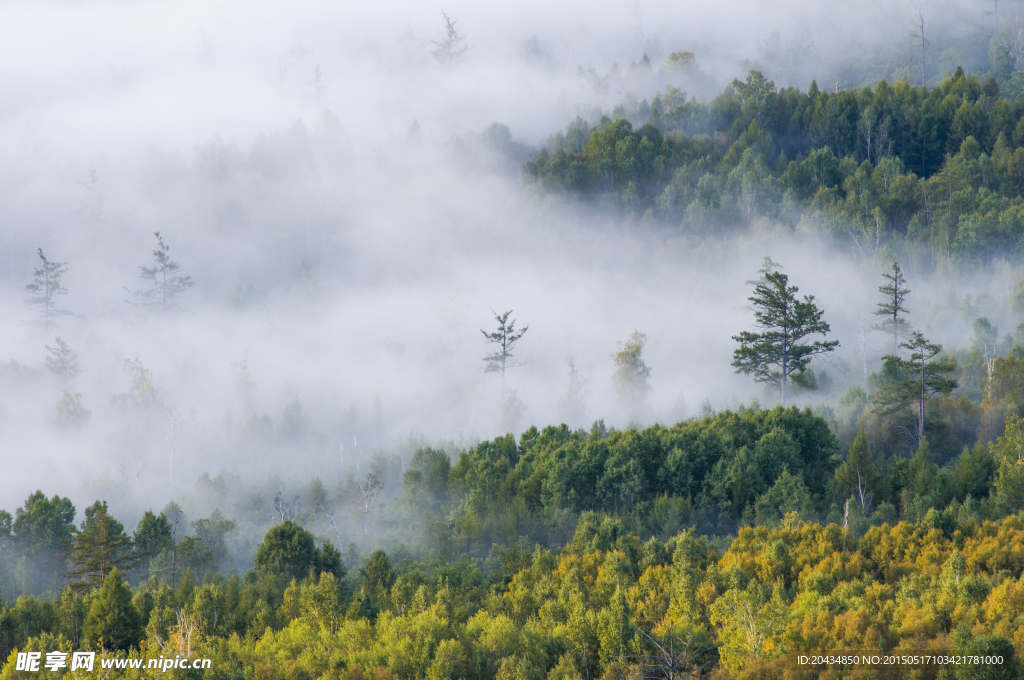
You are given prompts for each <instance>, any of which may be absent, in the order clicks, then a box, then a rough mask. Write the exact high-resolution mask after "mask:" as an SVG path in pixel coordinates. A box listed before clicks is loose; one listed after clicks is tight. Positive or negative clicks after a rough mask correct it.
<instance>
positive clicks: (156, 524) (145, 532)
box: [132, 510, 174, 573]
mask: <svg viewBox="0 0 1024 680" xmlns="http://www.w3.org/2000/svg"><path fill="white" fill-rule="evenodd" d="M132 543H134V544H135V549H136V551H137V555H138V557H139V561H140V562H139V566H140V570H141V571H142V572H143V573H148V572H149V566H150V562H151V561H152V560H153V559H154V558H155V557H158V556H159V555H160V554H161V553H165V552H168V551H170V550H171V549H172V548H173V547H174V535H173V527H172V526H171V523H170V521H168V519H167V515H165V514H164V513H162V512H161V513H160V515H159V516H157V515H154V514H153V511H152V510H147V511H146V512H145V514H143V515H142V519H140V520H139V525H138V526H137V527H136V528H135V533H134V534H133V535H132Z"/></svg>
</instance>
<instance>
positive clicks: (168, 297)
mask: <svg viewBox="0 0 1024 680" xmlns="http://www.w3.org/2000/svg"><path fill="white" fill-rule="evenodd" d="M153 235H154V236H156V243H157V247H156V250H154V251H153V259H154V261H155V263H156V266H155V267H146V266H142V267H139V270H140V271H141V272H142V273H141V274H139V278H140V279H142V280H143V281H149V282H150V283H151V284H152V286H151V287H150V288H145V289H142V290H135V291H133V290H129V289H128V288H125V290H126V291H128V292H129V293H131V295H132V297H134V298H135V300H134V304H136V305H138V306H140V307H146V308H149V309H153V310H156V311H161V312H166V311H170V310H173V309H175V308H177V302H176V300H177V298H178V296H179V295H181V294H182V293H184V292H185V291H187V290H188V289H189V288H191V287H192V285H193V282H192V277H191V276H181V275H180V273H179V272H180V271H181V265H179V264H178V263H177V262H175V261H173V260H172V259H171V256H170V254H169V251H170V249H171V248H170V246H168V245H166V244H165V243H164V239H163V237H162V236H161V235H160V232H159V231H157V232H154V233H153Z"/></svg>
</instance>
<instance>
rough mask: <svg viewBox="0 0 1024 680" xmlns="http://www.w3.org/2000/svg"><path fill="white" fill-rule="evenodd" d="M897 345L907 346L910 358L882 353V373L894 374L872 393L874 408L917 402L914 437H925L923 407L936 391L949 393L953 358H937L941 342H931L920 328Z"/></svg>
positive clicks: (894, 408) (889, 410)
mask: <svg viewBox="0 0 1024 680" xmlns="http://www.w3.org/2000/svg"><path fill="white" fill-rule="evenodd" d="M900 347H903V348H906V349H909V350H910V358H909V359H903V358H900V357H897V356H893V355H891V354H890V355H886V356H885V357H883V362H884V365H883V367H882V370H883V373H885V374H888V375H893V376H896V378H895V379H894V380H893V381H892V382H890V383H889V384H888V385H886V386H885V387H883V388H882V389H880V390H879V391H878V393H877V394H876V395H875V403H876V406H875V409H876V411H877V412H879V413H885V414H889V413H895V412H896V411H899V410H902V409H906V408H909V407H910V406H911V405H913V404H916V405H917V441H918V442H920V441H921V440H922V439H924V419H925V408H926V406H927V403H928V400H929V399H930V398H932V397H933V396H936V395H942V394H949V393H950V392H952V391H953V390H954V389H956V387H957V381H956V380H954V379H952V378H950V377H949V376H950V375H951V374H953V373H954V372H955V371H956V362H955V361H954V360H953V359H952V358H950V359H949V360H947V361H939V360H938V359H936V358H935V357H936V356H938V354H939V353H940V352H941V351H942V345H938V344H933V343H931V342H929V341H928V339H927V338H925V337H924V335H923V334H922V333H921V332H920V331H915V332H914V334H913V335H912V336H911V339H910V340H909V341H908V342H903V343H900Z"/></svg>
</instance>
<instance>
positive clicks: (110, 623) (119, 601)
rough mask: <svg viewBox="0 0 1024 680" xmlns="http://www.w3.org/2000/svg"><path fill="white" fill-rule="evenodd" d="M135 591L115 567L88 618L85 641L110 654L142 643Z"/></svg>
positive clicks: (95, 600)
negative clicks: (134, 601)
mask: <svg viewBox="0 0 1024 680" xmlns="http://www.w3.org/2000/svg"><path fill="white" fill-rule="evenodd" d="M138 618H139V617H138V612H137V611H136V610H135V607H134V605H133V604H132V591H131V589H130V588H129V587H128V585H127V584H126V583H125V582H124V580H123V579H122V577H121V573H120V572H119V571H118V570H117V568H116V567H115V568H114V569H113V570H112V571H111V572H110V573H109V574H108V575H107V577H106V578H105V579H104V581H103V586H102V587H101V588H100V590H99V592H98V593H97V594H96V597H95V598H94V599H93V600H92V605H91V606H90V607H89V613H88V615H87V616H86V618H85V629H84V633H85V639H86V640H87V641H88V642H90V643H91V644H94V645H96V646H97V647H100V648H102V649H107V650H122V651H128V650H129V649H130V648H131V647H137V646H138V645H139V642H140V641H141V639H142V628H141V626H140V625H139V620H138Z"/></svg>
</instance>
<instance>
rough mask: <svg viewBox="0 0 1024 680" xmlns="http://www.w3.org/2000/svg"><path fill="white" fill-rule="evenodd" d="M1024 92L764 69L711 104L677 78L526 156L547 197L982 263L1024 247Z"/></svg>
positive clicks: (856, 248) (908, 257) (683, 224)
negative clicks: (852, 83) (832, 81)
mask: <svg viewBox="0 0 1024 680" xmlns="http://www.w3.org/2000/svg"><path fill="white" fill-rule="evenodd" d="M1022 120H1024V101H1021V100H1020V99H1019V98H1017V99H1012V100H1011V99H1006V98H1004V97H1003V96H1001V93H1000V88H999V84H998V83H997V81H996V78H995V75H989V76H988V77H987V78H984V79H981V78H979V77H978V76H977V75H975V74H965V73H964V71H963V69H961V68H958V69H957V70H956V71H955V72H954V73H953V74H951V75H949V76H947V77H946V78H945V79H944V80H943V81H942V82H941V84H939V85H938V86H936V87H926V86H915V85H911V84H910V83H908V82H907V81H901V82H896V83H888V82H886V81H884V80H883V81H881V82H878V83H876V84H874V85H871V86H866V87H864V88H862V89H843V90H836V91H831V92H830V91H828V90H821V89H819V88H818V85H817V84H816V83H814V82H812V83H811V85H810V87H809V88H808V89H807V91H806V92H804V91H800V90H799V89H797V88H794V87H786V88H778V87H776V85H775V83H774V82H772V81H771V80H769V79H768V78H766V77H765V76H764V75H763V74H761V73H760V72H758V71H751V72H750V73H749V75H748V76H747V77H746V80H745V81H740V80H735V81H733V83H732V84H731V85H729V86H728V87H727V88H726V89H725V90H724V91H723V92H722V93H721V94H720V95H718V97H716V98H715V99H714V100H712V101H711V102H710V103H707V104H705V103H701V102H698V101H697V100H696V99H695V98H689V99H688V98H687V95H686V93H685V92H683V91H681V90H679V88H674V87H669V88H667V89H666V90H665V91H664V92H660V93H658V94H656V95H655V96H654V97H653V99H652V101H651V102H650V103H648V101H647V100H646V99H645V100H643V101H642V102H637V101H636V98H635V97H632V98H629V99H628V100H627V101H624V102H623V103H621V104H619V105H617V106H616V107H614V109H613V111H612V116H607V115H606V116H604V117H603V118H602V119H601V120H600V122H599V123H598V124H597V125H595V126H593V127H591V126H590V125H588V123H587V122H586V121H584V120H582V119H580V118H577V119H576V121H575V122H574V123H572V124H571V125H569V127H567V128H566V130H565V131H564V132H559V133H557V134H555V135H553V136H552V137H551V138H550V139H549V141H548V142H547V144H546V145H545V147H544V148H542V149H541V151H540V152H539V154H538V155H537V156H536V157H535V158H534V159H532V160H530V161H529V162H528V163H527V164H526V166H525V173H526V174H527V175H528V176H529V177H531V178H534V179H535V181H536V182H537V183H538V186H539V187H540V189H541V190H542V191H550V192H557V193H560V194H563V195H566V196H568V197H572V198H576V199H578V200H582V201H585V202H588V203H596V204H598V205H602V206H607V207H611V208H613V209H617V210H620V211H621V212H622V213H623V214H624V215H626V216H627V217H628V218H629V219H631V220H632V221H634V222H636V221H645V220H646V221H655V220H657V221H664V222H668V223H669V224H672V225H678V227H679V228H680V229H681V230H682V231H683V232H684V233H687V234H693V235H697V236H700V235H703V234H709V233H716V234H721V233H723V232H724V233H728V232H730V231H735V230H737V229H750V228H759V229H762V230H771V229H773V228H776V227H775V226H774V225H785V226H786V227H788V228H790V229H797V230H809V231H814V232H816V233H818V232H820V233H822V234H823V235H825V236H826V237H828V238H830V239H831V240H833V241H834V242H835V243H836V245H837V246H838V247H839V248H840V249H842V250H850V251H852V252H853V253H854V254H856V255H857V256H858V257H861V258H864V259H874V258H876V257H880V256H881V257H883V258H884V257H885V256H889V257H894V256H899V257H902V258H905V264H906V265H907V267H908V268H909V269H911V270H914V271H917V270H925V271H928V270H934V269H935V268H936V267H937V266H938V263H939V262H950V263H953V264H955V265H956V266H959V267H968V268H973V267H977V266H984V265H986V264H989V263H991V262H992V261H993V259H994V258H999V257H1003V256H1005V255H1007V254H1011V253H1012V254H1014V256H1015V257H1016V256H1019V253H1020V248H1021V247H1022V246H1021V238H1022V235H1024V232H1022V231H1021V229H1022V227H1021V225H1022V224H1024V220H1022V217H1021V210H1022V205H1024V204H1022V198H1021V195H1022V191H1024V123H1022Z"/></svg>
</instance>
